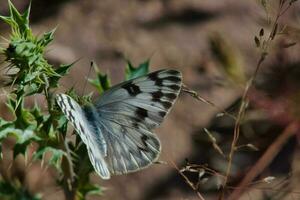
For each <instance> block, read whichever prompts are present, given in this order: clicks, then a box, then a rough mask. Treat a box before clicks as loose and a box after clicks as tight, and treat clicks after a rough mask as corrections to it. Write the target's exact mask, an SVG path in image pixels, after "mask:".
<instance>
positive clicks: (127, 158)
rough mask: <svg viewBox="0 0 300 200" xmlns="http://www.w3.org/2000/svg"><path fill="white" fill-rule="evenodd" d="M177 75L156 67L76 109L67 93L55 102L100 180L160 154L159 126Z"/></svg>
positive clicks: (176, 86)
mask: <svg viewBox="0 0 300 200" xmlns="http://www.w3.org/2000/svg"><path fill="white" fill-rule="evenodd" d="M181 86H182V76H181V73H180V72H179V71H176V70H169V69H164V70H159V71H155V72H152V73H150V74H148V75H145V76H140V77H137V78H135V79H132V80H129V81H125V82H122V83H120V84H117V85H115V86H113V87H111V88H110V89H109V90H107V91H105V92H104V93H103V94H102V95H101V96H100V97H99V98H98V99H97V100H96V101H95V104H93V105H89V106H83V107H81V106H80V105H79V104H78V103H77V102H76V101H75V100H74V99H72V98H71V97H70V96H68V95H66V94H57V95H56V102H57V104H58V105H59V107H60V108H61V110H62V112H63V114H64V115H65V116H66V118H67V119H68V120H69V121H70V122H71V124H72V125H73V127H74V129H75V130H76V132H77V133H78V134H79V136H80V138H81V140H82V141H83V143H84V144H85V145H86V148H87V152H88V155H89V158H90V161H91V163H92V165H93V167H94V169H95V171H96V172H97V174H98V175H99V176H100V177H101V178H102V179H109V178H110V177H111V175H120V174H127V173H130V172H135V171H138V170H141V169H143V168H146V167H148V166H149V165H151V164H152V163H154V162H155V161H156V160H157V159H158V156H159V154H160V152H161V145H160V141H159V139H158V137H157V136H156V135H155V134H154V133H153V132H152V130H153V129H154V128H156V127H158V126H159V125H160V124H161V123H162V121H163V120H164V118H165V116H166V115H167V113H168V112H169V111H170V109H171V107H172V105H173V104H174V102H175V100H176V99H177V97H178V94H179V92H180V89H181Z"/></svg>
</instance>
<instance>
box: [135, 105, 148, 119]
mask: <svg viewBox="0 0 300 200" xmlns="http://www.w3.org/2000/svg"><path fill="white" fill-rule="evenodd" d="M135 114H136V116H137V118H138V119H139V120H141V121H144V120H145V118H146V117H148V111H147V110H146V109H144V108H137V110H136V111H135Z"/></svg>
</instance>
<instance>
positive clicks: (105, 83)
mask: <svg viewBox="0 0 300 200" xmlns="http://www.w3.org/2000/svg"><path fill="white" fill-rule="evenodd" d="M92 67H93V68H94V71H95V72H96V78H95V79H88V82H89V83H90V84H91V85H93V86H94V87H96V89H97V91H98V92H99V94H102V93H103V92H104V91H105V90H107V89H109V88H110V86H111V84H110V79H109V78H108V76H107V74H102V73H101V72H100V71H99V69H98V67H97V65H96V64H95V63H94V62H92Z"/></svg>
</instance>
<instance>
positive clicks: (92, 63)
mask: <svg viewBox="0 0 300 200" xmlns="http://www.w3.org/2000/svg"><path fill="white" fill-rule="evenodd" d="M93 65H94V62H93V61H92V62H91V65H90V68H89V72H88V75H87V79H88V77H89V76H90V73H91V69H92V67H93ZM87 79H86V80H85V83H84V87H83V90H82V94H81V95H82V96H83V94H84V92H85V88H86V85H87V81H88V80H87Z"/></svg>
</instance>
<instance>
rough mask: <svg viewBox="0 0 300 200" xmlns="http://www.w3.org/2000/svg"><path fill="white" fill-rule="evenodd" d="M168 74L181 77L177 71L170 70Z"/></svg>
mask: <svg viewBox="0 0 300 200" xmlns="http://www.w3.org/2000/svg"><path fill="white" fill-rule="evenodd" d="M168 74H171V75H175V76H180V72H179V71H176V70H169V71H168Z"/></svg>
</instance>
